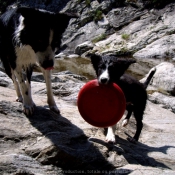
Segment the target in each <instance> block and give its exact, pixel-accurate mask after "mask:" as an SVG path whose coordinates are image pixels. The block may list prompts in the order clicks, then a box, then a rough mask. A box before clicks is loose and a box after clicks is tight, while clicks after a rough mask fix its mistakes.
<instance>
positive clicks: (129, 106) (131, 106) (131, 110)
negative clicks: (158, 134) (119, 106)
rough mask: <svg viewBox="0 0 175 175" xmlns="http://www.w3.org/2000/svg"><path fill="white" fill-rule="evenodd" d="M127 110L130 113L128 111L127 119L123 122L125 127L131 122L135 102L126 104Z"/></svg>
mask: <svg viewBox="0 0 175 175" xmlns="http://www.w3.org/2000/svg"><path fill="white" fill-rule="evenodd" d="M126 110H127V112H128V113H127V115H126V117H125V119H124V120H123V122H122V126H123V127H125V126H126V125H127V124H128V123H129V119H130V117H131V114H132V112H133V104H131V103H129V104H126Z"/></svg>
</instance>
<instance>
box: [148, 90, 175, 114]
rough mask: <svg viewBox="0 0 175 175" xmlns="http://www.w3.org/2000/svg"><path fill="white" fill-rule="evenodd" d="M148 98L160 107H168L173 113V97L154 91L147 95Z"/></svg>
mask: <svg viewBox="0 0 175 175" xmlns="http://www.w3.org/2000/svg"><path fill="white" fill-rule="evenodd" d="M148 98H149V100H150V101H151V102H153V103H155V104H160V106H161V107H163V108H165V109H169V110H170V111H172V112H174V113H175V97H172V96H168V95H166V94H162V93H159V92H154V93H152V94H151V95H149V97H148Z"/></svg>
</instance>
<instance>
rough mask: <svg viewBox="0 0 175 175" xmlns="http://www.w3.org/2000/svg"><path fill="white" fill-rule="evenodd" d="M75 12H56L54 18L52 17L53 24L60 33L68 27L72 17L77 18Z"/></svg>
mask: <svg viewBox="0 0 175 175" xmlns="http://www.w3.org/2000/svg"><path fill="white" fill-rule="evenodd" d="M75 16H76V15H75ZM75 16H74V15H73V14H72V15H70V14H67V13H65V14H63V13H57V14H55V16H54V18H52V20H53V24H54V26H55V28H56V30H57V32H59V33H60V34H62V33H63V32H64V31H65V29H66V28H67V26H68V24H69V21H70V19H71V18H76V17H75Z"/></svg>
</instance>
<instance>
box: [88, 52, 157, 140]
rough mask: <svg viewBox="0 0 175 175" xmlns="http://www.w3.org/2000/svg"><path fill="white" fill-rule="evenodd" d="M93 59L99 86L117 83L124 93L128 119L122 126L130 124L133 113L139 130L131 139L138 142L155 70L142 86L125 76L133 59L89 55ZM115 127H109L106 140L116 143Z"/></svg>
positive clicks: (133, 61)
mask: <svg viewBox="0 0 175 175" xmlns="http://www.w3.org/2000/svg"><path fill="white" fill-rule="evenodd" d="M87 56H88V57H90V58H91V62H92V65H93V67H94V69H95V71H96V74H97V78H98V82H99V84H108V83H111V82H113V83H116V84H117V85H118V86H119V87H120V88H121V89H122V90H123V92H124V94H125V98H126V102H127V103H126V110H127V111H128V113H127V116H126V118H125V119H124V121H123V123H122V126H126V125H127V124H128V121H129V118H130V117H131V114H132V112H133V113H134V116H135V119H136V122H137V129H136V133H135V135H134V137H133V138H132V139H129V141H131V142H134V143H135V142H136V141H138V139H139V136H140V133H141V130H142V127H143V123H142V119H143V114H144V110H145V106H146V102H147V93H146V88H147V86H148V84H149V83H150V81H151V79H152V77H153V75H154V73H155V71H156V70H155V69H153V70H152V71H151V72H150V74H149V75H148V77H147V79H146V81H145V82H144V83H143V84H142V83H140V82H139V81H137V80H136V79H135V78H133V77H131V76H129V75H127V74H124V72H125V71H126V70H127V69H128V67H129V66H130V65H131V64H133V63H135V60H132V59H122V58H117V57H116V56H113V55H111V56H109V55H106V56H99V55H96V54H88V55H87ZM114 132H115V125H114V126H111V127H108V131H107V136H106V140H107V141H108V142H115V134H114Z"/></svg>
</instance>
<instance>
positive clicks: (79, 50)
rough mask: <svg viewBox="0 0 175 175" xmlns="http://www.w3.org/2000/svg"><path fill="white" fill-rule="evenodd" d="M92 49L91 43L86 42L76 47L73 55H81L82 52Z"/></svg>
mask: <svg viewBox="0 0 175 175" xmlns="http://www.w3.org/2000/svg"><path fill="white" fill-rule="evenodd" d="M92 48H93V44H92V42H90V41H87V42H84V43H82V44H79V45H77V47H76V48H75V53H76V54H78V55H82V54H83V53H84V52H86V51H88V50H90V49H92Z"/></svg>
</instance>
